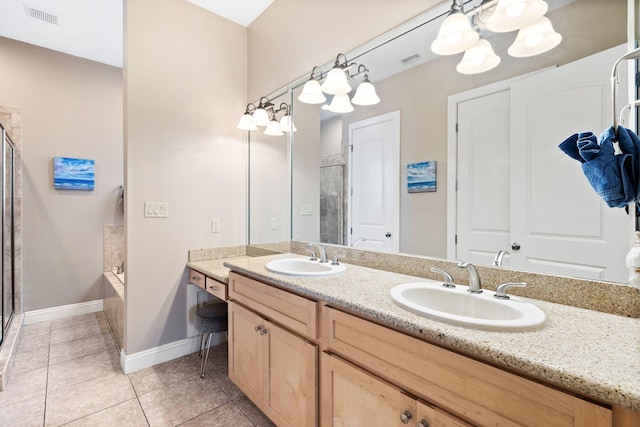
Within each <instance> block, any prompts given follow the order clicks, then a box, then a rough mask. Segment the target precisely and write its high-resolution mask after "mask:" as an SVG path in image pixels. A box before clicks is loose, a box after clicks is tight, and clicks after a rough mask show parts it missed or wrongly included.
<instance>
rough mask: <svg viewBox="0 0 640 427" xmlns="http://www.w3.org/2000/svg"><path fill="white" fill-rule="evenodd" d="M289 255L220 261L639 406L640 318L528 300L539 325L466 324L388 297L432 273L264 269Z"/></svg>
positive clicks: (570, 386) (449, 344)
mask: <svg viewBox="0 0 640 427" xmlns="http://www.w3.org/2000/svg"><path fill="white" fill-rule="evenodd" d="M288 257H300V255H295V254H283V255H275V256H264V257H254V258H251V257H237V258H228V259H226V260H224V262H222V264H223V265H224V266H226V267H228V268H230V269H231V270H232V271H236V272H238V273H240V274H244V275H246V276H249V277H252V278H254V279H257V280H261V281H265V282H267V283H270V284H273V285H276V286H278V287H281V288H283V289H287V290H290V291H292V292H295V293H298V294H300V295H304V296H307V297H309V298H312V299H316V300H321V301H324V302H326V303H328V304H329V305H331V306H334V307H336V308H343V309H346V310H349V311H352V312H355V313H358V314H360V315H361V316H363V317H365V318H369V319H372V320H375V321H378V322H381V323H383V324H387V325H390V326H393V327H395V328H398V329H400V330H404V331H406V332H408V333H410V334H412V335H414V336H419V337H422V338H424V339H425V340H426V341H429V342H432V343H435V344H438V345H441V346H443V347H446V348H450V349H452V350H456V351H459V352H461V353H464V354H467V355H469V356H472V357H475V358H478V359H481V360H485V361H487V362H491V363H494V364H496V365H499V366H503V367H506V368H509V369H510V370H513V371H516V372H520V373H523V374H526V375H527V376H529V377H533V378H537V379H540V380H542V381H544V382H547V383H549V384H553V385H557V386H560V387H562V388H564V389H566V390H570V391H574V392H577V393H579V394H582V395H584V396H588V397H591V398H593V399H595V400H598V401H601V402H605V403H611V404H617V405H620V406H623V407H627V408H631V409H634V410H636V411H640V357H638V356H639V355H640V319H637V318H628V317H622V316H616V315H613V314H608V313H602V312H598V311H592V310H586V309H582V308H576V307H570V306H566V305H561V304H554V303H550V302H546V301H539V300H533V299H530V300H528V301H529V302H531V303H533V304H535V305H537V306H538V307H540V308H541V309H542V310H543V311H544V312H545V313H546V315H547V322H546V323H545V325H544V326H543V327H542V328H541V329H538V330H535V331H526V332H489V331H481V330H475V329H468V328H463V327H458V326H453V325H448V324H445V323H441V322H438V321H434V320H429V319H427V318H424V317H421V316H418V315H415V314H413V313H411V312H409V311H406V310H404V309H402V308H400V307H398V306H396V305H395V304H394V303H393V302H392V301H391V299H390V298H389V296H388V294H389V290H390V289H391V288H392V287H393V286H394V285H397V284H400V283H407V282H415V281H422V282H434V281H432V280H429V279H424V278H419V277H414V276H408V275H403V274H397V273H391V272H386V271H381V270H375V269H371V268H366V267H360V266H355V265H348V264H347V270H346V271H345V272H344V273H341V274H339V275H337V276H327V277H314V278H309V277H296V276H285V275H281V274H276V273H272V272H270V271H268V270H266V269H265V264H266V263H267V262H268V261H270V260H272V259H276V258H288ZM190 264H191V263H190ZM199 271H201V270H199ZM205 274H208V273H205ZM522 299H525V298H522Z"/></svg>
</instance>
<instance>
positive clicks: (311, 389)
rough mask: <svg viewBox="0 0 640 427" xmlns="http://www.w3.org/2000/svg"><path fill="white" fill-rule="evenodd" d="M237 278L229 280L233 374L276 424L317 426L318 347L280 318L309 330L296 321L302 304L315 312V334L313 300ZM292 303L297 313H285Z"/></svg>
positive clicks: (230, 369)
mask: <svg viewBox="0 0 640 427" xmlns="http://www.w3.org/2000/svg"><path fill="white" fill-rule="evenodd" d="M235 276H237V275H234V278H233V279H232V278H231V277H230V282H229V283H230V285H231V286H230V293H229V298H230V302H229V378H231V380H232V381H233V382H234V383H235V384H236V385H237V386H238V387H239V388H240V390H242V391H243V392H244V393H245V394H246V395H247V397H248V398H249V399H251V401H253V403H255V404H256V405H257V406H258V407H259V408H260V409H261V410H262V411H263V412H264V413H265V414H266V415H267V416H268V417H269V418H270V419H271V420H272V421H274V422H275V423H276V424H277V425H278V426H292V427H304V426H315V425H316V423H317V413H318V409H317V406H318V398H317V396H318V393H317V390H318V378H317V377H318V346H317V345H316V344H315V343H314V342H311V341H310V340H308V339H305V338H303V337H301V336H299V335H298V334H296V333H294V332H292V331H291V330H290V329H288V328H286V327H284V325H282V324H281V323H280V322H277V319H279V320H283V322H282V323H288V324H289V325H293V327H294V328H297V329H299V330H304V331H308V330H310V328H308V327H307V326H305V323H306V321H307V320H303V321H302V322H301V321H300V319H296V315H297V314H301V312H300V310H299V309H298V308H297V307H298V305H297V304H300V303H302V304H303V305H306V307H307V310H311V311H312V313H313V316H312V317H313V319H314V321H313V328H311V330H312V332H313V333H314V334H315V328H316V325H315V302H313V301H310V300H307V299H305V298H302V297H299V296H297V295H293V294H289V293H288V292H286V291H283V290H280V289H276V288H273V287H270V286H267V285H264V284H261V283H259V282H256V281H254V280H251V279H248V278H245V277H242V276H239V277H235ZM259 285H262V286H259ZM263 287H266V288H263ZM238 291H240V292H238ZM264 291H267V292H264ZM307 303H310V305H308V304H307ZM292 305H295V306H296V310H293V313H287V312H286V311H283V310H286V309H287V308H289V307H290V306H292ZM256 308H261V310H257V309H256ZM254 310H255V311H254ZM302 317H303V318H304V319H308V318H309V314H308V313H305V314H304V315H303V316H302Z"/></svg>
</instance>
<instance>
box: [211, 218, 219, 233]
mask: <svg viewBox="0 0 640 427" xmlns="http://www.w3.org/2000/svg"><path fill="white" fill-rule="evenodd" d="M211 232H212V233H219V232H220V220H219V219H212V220H211Z"/></svg>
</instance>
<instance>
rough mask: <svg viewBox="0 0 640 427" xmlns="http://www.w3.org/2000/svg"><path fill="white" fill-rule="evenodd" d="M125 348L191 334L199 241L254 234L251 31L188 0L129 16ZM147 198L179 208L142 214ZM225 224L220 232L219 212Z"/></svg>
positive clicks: (140, 1) (153, 3) (139, 5)
mask: <svg viewBox="0 0 640 427" xmlns="http://www.w3.org/2000/svg"><path fill="white" fill-rule="evenodd" d="M125 40H126V42H125V43H126V49H125V51H126V54H125V105H126V110H125V144H126V146H125V154H126V158H125V161H126V174H127V200H126V204H127V213H126V230H127V231H126V233H127V235H126V244H127V286H126V298H125V303H126V308H125V311H126V329H125V351H126V353H127V354H132V353H136V352H140V351H142V350H145V349H149V348H152V347H155V346H159V345H162V344H166V343H169V342H173V341H177V340H180V339H183V338H185V337H186V333H187V332H186V328H187V306H186V305H187V304H186V288H187V277H186V275H185V264H186V261H187V252H188V250H189V249H197V248H208V247H216V246H227V245H238V244H244V243H245V221H246V215H245V209H246V201H245V198H246V194H245V189H246V181H245V176H246V168H245V164H246V158H245V151H244V150H245V148H244V147H245V144H244V141H243V138H244V136H243V133H242V132H241V131H239V130H237V129H236V128H235V125H236V123H237V121H238V119H239V117H240V115H241V114H242V112H243V111H244V108H245V105H246V99H247V96H246V72H247V69H246V62H247V59H246V52H247V50H246V29H245V28H244V27H241V26H240V25H238V24H235V23H232V22H230V21H227V20H225V19H223V18H221V17H219V16H217V15H214V14H212V13H210V12H207V11H205V10H204V9H201V8H199V7H197V6H195V5H193V4H191V3H188V2H186V1H183V0H135V1H134V0H131V1H128V2H126V23H125ZM145 201H157V202H168V203H169V218H166V219H155V218H144V217H143V205H144V202H145ZM213 218H216V219H219V220H220V233H217V234H213V233H211V219H213Z"/></svg>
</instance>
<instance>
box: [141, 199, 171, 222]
mask: <svg viewBox="0 0 640 427" xmlns="http://www.w3.org/2000/svg"><path fill="white" fill-rule="evenodd" d="M144 217H145V218H168V217H169V203H167V202H144Z"/></svg>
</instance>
